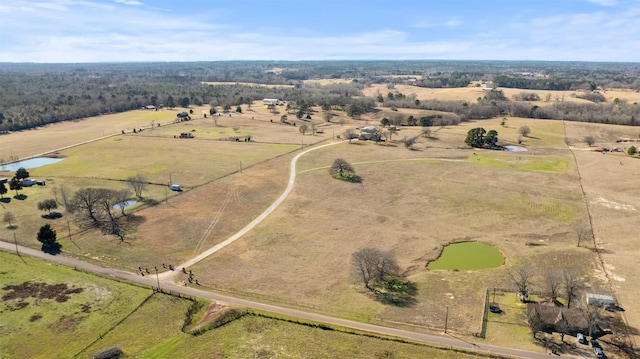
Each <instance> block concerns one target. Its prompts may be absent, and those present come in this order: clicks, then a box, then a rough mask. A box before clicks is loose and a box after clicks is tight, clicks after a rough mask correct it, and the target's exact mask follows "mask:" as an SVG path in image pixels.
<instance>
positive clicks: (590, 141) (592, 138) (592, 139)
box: [584, 135, 596, 147]
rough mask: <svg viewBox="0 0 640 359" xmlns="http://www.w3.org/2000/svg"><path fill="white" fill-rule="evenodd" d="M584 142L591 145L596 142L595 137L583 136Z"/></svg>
mask: <svg viewBox="0 0 640 359" xmlns="http://www.w3.org/2000/svg"><path fill="white" fill-rule="evenodd" d="M584 143H586V144H587V146H589V147H591V146H593V145H594V144H595V143H596V139H595V137H593V136H591V135H589V136H587V137H585V138H584Z"/></svg>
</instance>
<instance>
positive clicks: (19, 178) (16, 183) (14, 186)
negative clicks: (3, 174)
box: [0, 167, 29, 198]
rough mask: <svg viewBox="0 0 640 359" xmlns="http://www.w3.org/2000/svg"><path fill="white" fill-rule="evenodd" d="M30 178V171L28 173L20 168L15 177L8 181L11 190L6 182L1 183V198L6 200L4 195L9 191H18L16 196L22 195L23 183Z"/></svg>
mask: <svg viewBox="0 0 640 359" xmlns="http://www.w3.org/2000/svg"><path fill="white" fill-rule="evenodd" d="M27 178H29V171H27V170H26V169H25V168H24V167H20V168H18V170H17V171H16V173H15V175H14V176H13V177H12V178H11V180H9V181H8V184H9V189H7V186H6V184H5V183H4V182H2V183H0V198H4V195H5V194H6V193H7V192H8V191H9V190H12V191H16V196H18V195H19V194H20V190H22V187H23V185H22V183H23V181H24V180H25V179H27Z"/></svg>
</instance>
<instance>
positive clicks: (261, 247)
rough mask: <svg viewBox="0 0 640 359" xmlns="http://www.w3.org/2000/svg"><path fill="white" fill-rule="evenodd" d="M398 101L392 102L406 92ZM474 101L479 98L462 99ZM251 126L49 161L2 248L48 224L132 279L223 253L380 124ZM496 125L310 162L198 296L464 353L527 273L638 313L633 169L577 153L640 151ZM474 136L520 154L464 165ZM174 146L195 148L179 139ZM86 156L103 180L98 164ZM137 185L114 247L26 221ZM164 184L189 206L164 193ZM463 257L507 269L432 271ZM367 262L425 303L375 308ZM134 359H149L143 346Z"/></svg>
mask: <svg viewBox="0 0 640 359" xmlns="http://www.w3.org/2000/svg"><path fill="white" fill-rule="evenodd" d="M396 89H398V91H401V88H400V86H396ZM471 90H476V89H475V88H469V89H467V91H468V92H469V91H471ZM402 92H403V93H405V92H404V91H402ZM405 94H408V93H405ZM425 96H426V95H425ZM433 96H436V95H433ZM465 96H471V95H470V94H468V93H467V94H466V95H465ZM419 98H422V97H420V96H419ZM243 112H244V113H243V114H233V115H232V116H224V115H223V116H214V117H213V118H212V117H209V118H206V119H204V118H198V119H195V120H192V121H187V122H182V123H176V124H172V125H171V126H169V125H165V124H164V123H162V126H161V127H155V128H153V129H147V128H145V129H144V131H142V132H139V133H136V134H132V133H127V134H125V135H118V136H114V137H109V138H106V139H103V140H100V141H97V142H92V143H89V144H85V145H82V146H78V147H74V148H71V149H67V150H63V151H59V153H57V154H56V155H59V156H62V157H65V158H66V159H65V160H64V161H61V162H59V163H57V164H54V165H49V166H44V167H41V168H36V169H33V170H32V171H30V172H32V177H36V178H49V177H50V178H53V181H50V182H48V183H47V186H46V187H33V188H29V189H24V190H23V192H24V193H25V194H26V195H27V197H26V199H24V200H20V201H19V200H17V199H14V198H11V199H10V200H9V201H8V202H7V201H3V202H1V203H0V204H1V205H2V208H3V210H4V211H11V212H13V213H14V214H16V219H17V220H16V222H17V228H15V229H10V228H7V227H6V226H5V227H2V228H0V238H3V239H4V240H9V241H10V240H12V239H13V235H14V234H16V235H17V241H18V243H20V244H24V245H28V246H31V247H37V246H39V243H38V242H37V241H35V233H36V232H37V228H38V227H39V226H41V225H42V224H43V223H51V224H52V225H53V226H54V227H55V228H56V229H57V231H58V236H59V238H60V242H61V243H62V244H63V251H64V252H66V253H68V254H70V255H74V256H78V257H84V258H86V259H87V260H91V261H95V262H99V263H103V264H105V265H109V266H114V267H118V268H126V269H129V270H135V269H136V268H138V266H143V267H153V266H154V265H159V264H161V263H172V264H174V265H179V264H180V263H183V262H185V261H186V260H188V259H190V258H191V257H193V256H195V255H197V254H199V253H201V252H203V251H204V250H206V249H207V248H209V247H211V246H213V245H214V244H217V243H220V242H221V241H223V240H225V239H226V238H228V237H229V236H230V235H231V234H233V233H235V232H236V231H237V230H239V229H240V228H242V227H243V226H244V225H246V224H247V223H248V222H250V221H251V220H252V219H253V218H255V217H256V216H258V215H259V214H260V213H261V212H262V211H263V210H264V209H265V208H267V207H268V206H269V205H270V204H271V203H272V202H273V201H274V200H275V198H277V197H278V196H279V195H280V194H281V193H282V191H283V190H284V188H285V186H286V181H287V178H288V175H289V173H288V171H289V162H290V160H291V159H292V158H293V156H294V155H295V154H296V153H297V151H298V149H300V148H302V147H306V146H308V145H311V144H316V143H320V142H323V143H329V142H332V141H335V140H336V139H335V135H336V134H342V133H343V132H344V130H345V129H347V128H355V127H362V126H363V125H365V124H378V123H379V120H380V119H379V118H377V117H376V116H377V115H367V116H362V117H361V119H359V120H349V122H347V123H346V124H345V125H344V126H341V125H339V124H338V123H335V122H334V123H324V122H320V121H317V120H316V121H315V123H316V124H317V126H318V128H322V129H323V133H321V134H318V135H316V136H311V135H309V134H307V135H304V136H303V135H302V134H301V133H300V132H299V131H298V127H297V126H292V125H285V124H281V123H280V121H279V115H274V114H272V113H269V112H268V111H267V109H266V108H264V106H261V105H260V104H255V105H253V106H252V108H251V109H250V110H247V109H246V110H244V111H243ZM402 112H403V113H407V114H408V113H411V110H408V109H402ZM416 115H417V113H416ZM174 116H175V115H174ZM318 117H319V116H318ZM121 118H126V116H121ZM147 120H148V118H147ZM502 121H503V118H496V119H491V120H482V121H471V122H465V123H461V124H460V125H458V126H447V127H439V128H433V129H432V134H431V136H430V137H428V138H425V137H418V138H417V143H416V144H415V145H414V146H413V147H412V148H411V149H407V148H404V146H403V144H402V142H401V141H400V140H401V139H402V138H403V137H404V136H417V135H419V134H420V128H418V127H403V128H402V129H401V130H400V131H399V132H398V133H397V134H395V135H394V137H393V139H392V140H391V141H388V142H387V143H384V142H383V143H379V144H375V143H372V142H365V141H362V142H360V141H357V140H354V141H352V143H348V142H346V141H345V142H342V143H340V144H337V145H335V146H331V147H328V148H324V149H321V150H318V151H315V152H312V153H310V154H309V155H306V156H304V157H302V158H301V159H300V161H299V162H298V167H297V171H298V177H297V179H296V185H295V187H294V191H293V192H292V194H291V195H290V196H289V197H288V198H287V200H286V201H285V202H284V203H283V204H282V205H281V206H280V207H279V208H278V209H277V210H276V211H275V212H274V213H273V214H272V215H271V216H269V217H268V218H267V219H266V220H265V221H264V222H262V223H261V224H260V225H259V226H258V227H256V228H255V229H254V230H253V231H252V232H250V233H248V234H247V235H245V236H244V237H243V238H241V239H240V240H238V241H237V242H235V243H233V244H232V245H230V246H228V247H226V248H225V249H224V250H222V251H220V252H218V253H216V254H214V255H212V256H211V257H209V258H207V259H205V260H203V261H202V262H200V263H198V264H196V265H194V266H193V267H192V268H190V269H192V270H193V272H194V273H195V276H196V278H197V279H198V280H199V282H200V284H201V285H202V287H204V288H210V289H212V290H219V291H222V292H225V293H231V294H234V295H238V296H241V297H246V298H252V299H256V298H257V299H260V300H261V301H266V302H272V303H275V304H279V305H287V306H293V307H300V308H307V309H310V310H313V311H317V312H321V313H327V314H331V315H335V316H339V317H345V318H349V319H355V320H360V321H363V322H369V323H375V324H382V325H388V326H397V327H403V328H412V329H413V330H416V331H422V332H441V330H442V328H443V327H444V325H445V323H444V310H445V308H449V318H448V323H447V325H448V327H449V330H450V331H451V332H452V333H454V334H455V335H460V336H462V337H464V338H469V339H473V340H478V339H477V338H474V337H473V335H477V334H479V333H480V332H481V331H482V330H483V329H482V317H483V301H484V297H485V293H486V289H487V288H491V287H512V283H511V282H510V279H509V275H508V271H509V270H510V269H512V268H514V267H515V266H517V265H520V264H529V265H531V266H533V267H535V268H537V269H538V270H539V272H538V274H539V275H540V276H542V275H543V274H544V270H548V269H551V268H576V269H579V270H580V271H582V272H583V273H584V276H583V279H584V281H585V283H586V289H587V290H589V291H593V292H597V293H600V292H602V293H609V292H613V294H615V295H616V296H617V297H618V298H619V300H620V302H621V304H622V305H623V306H625V304H626V303H629V305H630V304H631V303H633V298H634V297H635V296H637V295H638V294H640V292H638V288H636V286H635V285H634V283H633V281H632V280H630V279H629V278H634V277H635V276H637V275H638V273H637V271H636V269H635V267H636V266H635V265H634V264H635V262H634V259H633V258H635V256H636V255H637V254H638V249H639V248H638V246H637V243H635V241H633V240H632V238H633V237H632V228H633V227H632V226H628V224H629V223H634V222H633V221H635V219H634V218H635V217H634V213H635V211H636V209H637V208H638V206H640V204H639V203H637V198H638V196H637V194H636V193H635V190H634V189H633V188H635V187H634V185H633V174H634V173H635V172H637V171H636V170H637V166H638V165H639V163H638V162H637V161H638V160H637V159H634V158H630V157H628V156H626V155H625V154H623V153H610V154H605V155H603V154H601V153H597V152H594V151H592V148H590V147H588V146H587V145H586V144H584V143H583V139H584V137H585V136H587V135H593V136H594V137H595V138H596V146H610V147H612V146H614V145H615V143H616V142H615V141H616V140H617V139H619V138H635V137H636V136H637V133H634V130H633V128H630V127H624V126H610V125H595V124H585V123H573V122H562V121H552V120H533V119H523V118H515V117H505V119H504V122H505V124H504V125H501V122H502ZM83 122H84V121H81V122H79V123H83ZM88 123H89V121H87V125H88ZM122 123H125V122H122ZM122 123H121V124H122ZM296 123H297V124H298V126H299V124H301V123H303V122H302V121H296ZM524 125H526V126H528V127H530V128H531V133H530V134H529V136H526V137H521V136H520V134H519V133H518V128H519V127H521V126H524ZM55 126H58V125H53V126H50V127H55ZM94 126H99V125H97V124H94ZM120 127H122V126H120ZM475 127H483V128H485V129H487V130H490V129H495V130H496V131H498V133H499V139H500V142H499V143H500V144H502V145H519V146H524V147H526V148H527V149H528V151H527V152H508V151H492V150H482V149H470V148H467V147H466V146H465V144H464V138H465V136H466V133H467V131H469V130H470V129H472V128H475ZM114 128H116V127H115V126H114ZM236 128H237V129H236ZM47 130H49V127H47V128H44V129H39V130H36V131H29V132H31V133H33V134H34V136H42V137H38V138H40V139H44V138H46V136H45V135H43V134H40V133H39V131H43V132H46V131H47ZM85 131H87V132H89V133H92V132H95V131H96V128H90V127H87V128H86V129H85ZM80 132H81V131H80ZM80 132H79V133H80ZM180 133H191V134H193V135H194V137H195V138H193V139H180V138H174V136H177V135H179V134H180ZM18 135H23V133H19V134H18ZM11 136H13V134H11V135H9V136H4V137H3V139H4V138H7V139H10V138H11ZM83 136H84V135H78V138H85V137H83ZM247 136H251V137H252V140H251V142H250V143H237V142H236V141H235V140H234V138H235V137H238V138H243V137H245V138H246V137H247ZM94 137H95V136H94ZM34 138H36V137H34ZM52 138H54V139H55V141H52V144H53V145H54V146H58V144H64V143H66V142H65V141H66V140H63V139H61V137H57V135H52ZM86 138H87V139H90V138H91V136H90V135H86ZM12 141H13V140H12ZM43 142H44V141H43ZM239 142H244V141H239ZM567 143H569V146H567ZM1 146H2V148H1V149H0V150H1V153H4V152H7V149H8V148H9V147H5V143H4V142H3V144H2V145H1ZM48 146H49V143H46V145H45V144H44V143H39V144H34V145H33V147H32V148H31V149H30V150H29V151H30V152H32V153H34V154H35V153H42V152H46V151H47V150H50V149H51V148H47V147H48ZM617 146H622V147H624V145H617ZM56 148H57V147H56ZM96 154H100V161H99V162H98V161H93V159H94V158H96ZM132 154H135V155H134V156H132ZM23 156H24V155H23ZM336 158H344V159H346V160H347V161H349V162H350V163H351V164H352V165H353V166H354V168H355V170H356V173H357V174H358V175H359V176H361V177H362V183H346V182H341V181H337V180H335V179H333V178H331V177H330V176H329V174H328V169H329V167H330V166H331V163H332V162H333V161H334V160H335V159H336ZM241 163H242V166H243V168H242V171H240V164H241ZM634 171H635V172H634ZM138 172H142V173H143V174H144V175H145V176H146V177H147V178H148V179H149V181H150V182H152V185H150V186H149V188H148V190H147V192H145V195H144V197H145V200H146V201H143V203H140V204H138V205H137V206H134V207H132V208H131V209H130V210H129V221H130V228H129V229H128V232H127V233H126V240H125V241H124V242H121V241H120V240H118V239H117V238H116V237H114V236H110V235H107V234H104V233H102V232H101V231H100V230H85V229H83V227H82V224H83V223H82V221H80V220H77V218H76V217H74V216H73V215H71V214H67V213H64V212H63V216H62V218H60V219H55V220H45V219H43V218H42V217H41V216H40V215H41V214H42V213H40V212H38V211H36V203H37V202H38V201H41V200H43V199H46V198H50V197H51V196H52V194H51V191H50V188H53V187H55V186H61V185H63V184H64V185H65V186H70V187H72V188H77V187H81V186H104V187H107V188H123V187H126V183H124V182H122V180H123V179H125V178H126V177H127V176H131V175H135V174H136V173H138ZM604 172H606V173H604ZM88 173H90V176H89V175H87V174H88ZM167 173H169V174H170V178H171V179H172V181H173V182H174V183H180V184H181V185H183V186H184V187H185V189H186V191H185V192H183V193H180V194H178V193H175V192H170V191H169V192H168V193H167V186H166V183H167V181H168V177H169V176H168V175H167ZM0 175H1V176H8V174H0ZM11 195H13V194H11ZM7 197H8V196H7ZM590 215H591V216H590ZM67 220H69V222H67ZM589 221H592V223H593V224H592V225H593V228H594V232H595V243H594V242H587V243H584V242H583V243H582V245H581V246H580V247H578V246H577V245H576V244H577V238H576V232H575V227H576V226H577V225H580V224H584V223H589ZM67 230H69V232H71V234H70V235H69V236H67ZM71 239H72V240H71ZM459 241H478V242H482V243H486V244H489V245H491V246H493V247H495V248H496V249H497V250H499V251H500V253H501V254H502V255H503V256H504V258H505V263H504V265H502V266H500V267H498V268H494V269H486V270H459V271H447V270H427V269H426V266H427V264H428V263H429V262H430V261H433V260H434V259H436V258H437V256H438V255H439V253H440V250H441V249H442V247H443V246H445V245H447V244H449V243H452V242H459ZM363 247H373V248H377V249H380V250H385V251H389V252H391V253H392V254H393V255H394V256H395V257H396V258H397V260H398V264H399V265H400V267H401V268H402V269H403V271H404V272H405V274H406V275H407V278H408V279H409V280H411V281H413V282H415V283H416V284H417V286H418V289H419V290H418V293H419V294H418V296H417V297H416V302H415V303H413V304H412V305H411V306H407V307H393V306H388V305H384V304H382V303H380V302H378V301H375V300H373V298H372V297H371V296H370V295H368V293H367V292H366V291H365V289H364V286H363V285H362V284H360V283H359V282H358V279H357V278H356V277H354V276H353V275H352V271H351V268H350V260H351V254H352V253H354V252H355V251H357V250H358V249H361V248H363ZM613 263H615V265H614V264H613ZM180 280H181V281H183V280H185V279H184V278H180ZM624 315H625V316H626V318H627V320H628V321H629V323H638V322H640V311H637V310H635V309H634V308H627V311H626V312H625V313H624ZM244 320H245V318H243V319H242V321H244ZM252 320H253V319H252ZM132 325H139V324H132ZM243 325H245V326H246V325H248V326H253V325H258V324H243ZM259 325H260V326H262V325H264V324H259ZM245 328H246V327H245ZM492 328H497V327H496V326H495V325H489V326H488V329H487V332H486V340H487V341H488V342H491V343H493V344H497V345H506V346H508V345H511V344H512V343H517V346H518V347H520V348H524V349H528V350H538V351H541V350H543V348H541V347H540V346H538V345H537V344H536V343H535V342H534V341H532V340H530V339H529V337H530V333H529V332H528V330H527V328H526V326H525V325H524V323H521V324H519V325H518V329H517V330H515V331H514V335H517V339H513V338H509V337H504V336H503V335H501V334H503V329H495V331H492V330H493V329H492ZM635 330H636V329H635V327H634V326H633V325H632V334H637V333H636V332H635ZM273 335H277V334H273ZM118 340H119V339H118ZM256 340H257V339H256ZM186 343H187V342H186V341H183V339H180V338H173V339H168V340H167V342H165V343H163V344H161V345H159V346H158V347H157V348H154V349H153V350H151V351H150V352H149V353H165V352H166V353H173V352H172V351H173V350H174V348H179V347H183V346H184V347H188V344H186ZM136 345H138V346H139V349H136V350H140V353H142V350H143V345H142V344H136ZM229 345H232V344H229ZM235 345H237V344H235ZM309 345H312V344H309ZM193 347H194V348H196V347H198V346H197V345H193ZM208 348H209V349H206V348H204V345H203V347H202V353H204V355H209V354H210V352H208V351H207V350H214V352H215V353H214V354H215V355H218V354H219V353H225V352H228V351H230V350H232V349H228V348H227V349H225V348H224V347H216V348H215V349H211V347H208ZM93 349H96V350H97V349H98V348H92V350H93ZM241 349H242V348H237V347H234V349H233V350H232V351H235V350H241ZM194 350H195V349H194ZM198 350H200V349H198ZM252 350H253V349H252ZM265 350H268V351H269V350H274V349H273V348H271V347H269V348H266V349H265ZM345 350H353V349H352V348H347V349H345ZM87 353H89V352H87ZM175 353H179V351H176V352H175ZM243 353H245V352H243ZM246 353H248V352H246ZM274 353H275V352H274ZM356 354H357V353H356ZM141 355H142V354H141ZM144 355H147V354H144ZM148 355H150V356H148V357H152V356H153V355H155V354H148ZM176 355H178V356H177V357H180V356H179V355H180V354H176ZM212 355H213V354H212ZM220 355H222V354H220ZM143 357H144V356H143ZM612 357H613V356H612Z"/></svg>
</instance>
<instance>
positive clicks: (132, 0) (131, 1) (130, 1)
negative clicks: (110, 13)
mask: <svg viewBox="0 0 640 359" xmlns="http://www.w3.org/2000/svg"><path fill="white" fill-rule="evenodd" d="M115 1H116V2H117V3H118V4H123V5H131V6H140V5H142V2H141V1H136V0H115Z"/></svg>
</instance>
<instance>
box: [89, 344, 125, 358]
mask: <svg viewBox="0 0 640 359" xmlns="http://www.w3.org/2000/svg"><path fill="white" fill-rule="evenodd" d="M122 354H124V352H123V351H122V349H120V348H118V347H111V348H107V349H104V350H101V351H99V352H97V353H96V354H95V355H94V356H93V359H117V358H120V356H121V355H122Z"/></svg>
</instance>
